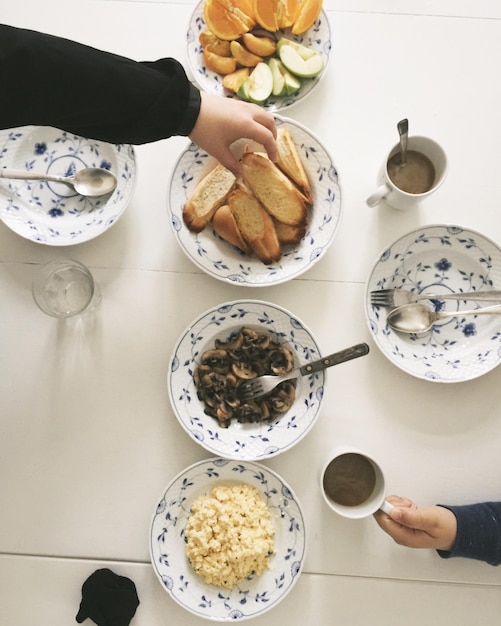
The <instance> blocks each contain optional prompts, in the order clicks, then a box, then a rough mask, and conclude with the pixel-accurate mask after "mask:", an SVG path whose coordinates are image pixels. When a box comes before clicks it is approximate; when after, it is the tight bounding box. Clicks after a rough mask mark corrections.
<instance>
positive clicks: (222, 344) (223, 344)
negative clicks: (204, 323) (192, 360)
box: [215, 330, 244, 350]
mask: <svg viewBox="0 0 501 626" xmlns="http://www.w3.org/2000/svg"><path fill="white" fill-rule="evenodd" d="M243 342H244V334H243V332H242V331H241V330H239V331H238V332H236V333H231V335H230V336H229V337H228V339H227V340H226V341H222V340H221V339H216V342H215V343H216V348H217V349H218V350H238V349H239V348H241V347H242V344H243Z"/></svg>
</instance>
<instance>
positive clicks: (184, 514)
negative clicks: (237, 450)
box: [150, 458, 306, 622]
mask: <svg viewBox="0 0 501 626" xmlns="http://www.w3.org/2000/svg"><path fill="white" fill-rule="evenodd" d="M235 483H247V484H249V485H252V486H253V487H255V488H256V489H257V490H258V491H259V492H260V493H261V495H262V497H263V499H264V501H265V502H266V504H267V506H268V508H269V510H270V513H271V516H272V522H273V524H274V526H275V554H273V555H272V556H271V558H270V565H271V569H269V570H267V571H265V572H263V573H262V574H261V575H260V576H256V577H249V578H248V579H246V580H245V581H243V582H241V583H240V584H238V585H237V586H236V587H234V588H233V589H231V590H228V589H225V588H223V587H216V586H213V585H209V584H207V583H206V582H205V581H204V580H203V579H202V578H201V577H200V576H199V575H198V574H196V573H195V572H194V570H193V569H192V567H191V565H190V562H189V561H188V558H187V556H186V542H185V536H184V531H185V528H186V524H187V522H188V518H189V517H190V514H191V511H190V507H191V504H192V502H193V501H194V500H195V499H196V498H197V497H198V496H200V495H204V494H207V493H209V492H210V490H211V489H212V488H213V487H215V486H216V485H218V484H225V485H226V484H235ZM305 550H306V532H305V527H304V519H303V514H302V512H301V507H300V505H299V502H298V501H297V498H296V496H295V495H294V493H293V491H292V489H291V488H290V487H289V486H288V485H287V484H286V483H285V482H284V481H283V479H282V478H280V476H278V475H277V474H276V473H274V472H273V471H271V470H270V469H268V468H267V467H265V466H263V465H260V464H258V463H249V462H241V461H229V460H225V459H219V458H213V459H207V460H204V461H200V462H199V463H195V464H194V465H192V466H191V467H188V468H187V469H185V470H184V471H182V472H181V473H180V474H178V475H177V476H176V477H175V478H174V479H173V480H172V482H171V483H170V484H169V485H168V487H167V489H166V490H165V492H164V494H163V495H162V496H161V497H160V499H159V501H158V504H157V507H156V511H155V514H154V516H153V521H152V524H151V530H150V556H151V562H152V564H153V569H154V571H155V574H156V575H157V577H158V580H159V581H160V584H161V585H162V587H163V589H165V591H167V593H169V594H170V596H171V597H172V598H173V599H174V600H175V601H176V602H177V603H178V604H180V605H181V606H182V607H183V608H185V609H186V610H187V611H189V612H190V613H193V614H194V615H197V616H199V617H204V618H206V619H210V620H215V621H220V622H229V621H238V620H245V619H249V618H252V617H257V616H259V615H262V614H263V613H265V612H266V611H269V610H270V609H272V608H273V607H275V606H277V604H278V603H279V602H280V601H281V600H283V599H284V598H285V596H287V594H288V593H289V592H290V591H291V590H292V589H293V587H294V585H295V584H296V582H297V580H298V578H299V575H300V573H301V570H302V568H303V564H304V559H305Z"/></svg>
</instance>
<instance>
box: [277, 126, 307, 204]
mask: <svg viewBox="0 0 501 626" xmlns="http://www.w3.org/2000/svg"><path fill="white" fill-rule="evenodd" d="M277 149H278V161H277V165H278V167H279V168H280V169H281V170H282V172H284V174H287V176H289V178H291V179H292V180H293V181H294V182H295V183H296V185H297V186H298V187H299V189H300V190H301V191H302V192H303V195H304V197H305V200H306V202H307V203H308V204H312V203H313V196H312V193H311V185H310V181H309V178H308V174H307V173H306V170H305V168H304V165H303V161H302V160H301V156H300V154H299V151H298V149H297V146H296V142H295V141H294V138H293V136H292V133H291V132H290V130H289V129H288V128H284V127H283V126H280V127H279V128H278V130H277Z"/></svg>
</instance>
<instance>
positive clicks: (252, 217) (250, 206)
mask: <svg viewBox="0 0 501 626" xmlns="http://www.w3.org/2000/svg"><path fill="white" fill-rule="evenodd" d="M228 205H229V207H230V210H231V212H232V213H233V215H234V217H235V221H236V223H237V226H238V229H239V230H240V232H241V234H242V237H243V238H244V239H245V241H247V243H248V244H249V245H250V247H251V248H252V250H253V251H254V253H255V254H256V256H257V257H258V258H259V259H261V261H262V262H263V263H265V264H266V265H269V264H270V263H273V262H275V261H278V260H279V259H280V257H281V256H282V250H281V248H280V242H279V241H278V237H277V233H276V231H275V226H274V225H273V220H272V218H271V216H270V214H269V213H268V212H267V211H266V209H265V208H264V207H263V206H262V204H261V203H260V202H259V200H258V199H257V198H256V196H255V195H254V194H253V193H252V191H251V190H250V189H248V188H247V187H246V186H245V185H243V184H239V185H237V187H236V188H235V189H234V190H233V191H232V192H231V194H230V197H229V199H228Z"/></svg>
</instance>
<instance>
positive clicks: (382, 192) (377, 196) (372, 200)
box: [365, 184, 391, 207]
mask: <svg viewBox="0 0 501 626" xmlns="http://www.w3.org/2000/svg"><path fill="white" fill-rule="evenodd" d="M389 191H391V189H390V187H388V185H386V184H384V185H381V187H379V189H377V190H376V191H375V192H374V193H373V194H372V195H371V196H369V197H368V198H367V200H366V201H365V202H366V203H367V204H368V206H370V207H374V206H376V205H378V204H379V203H380V202H381V200H382V199H383V198H384V197H385V196H387V195H388V192H389Z"/></svg>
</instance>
